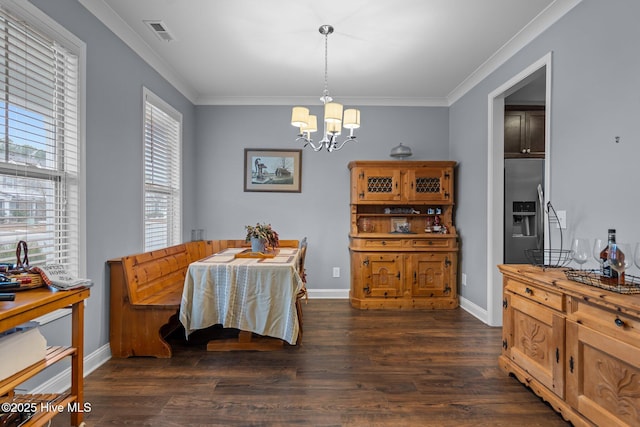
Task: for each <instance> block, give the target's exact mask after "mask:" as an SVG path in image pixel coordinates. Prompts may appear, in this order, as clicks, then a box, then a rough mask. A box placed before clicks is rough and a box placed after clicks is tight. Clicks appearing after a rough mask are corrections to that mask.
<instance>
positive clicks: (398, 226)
mask: <svg viewBox="0 0 640 427" xmlns="http://www.w3.org/2000/svg"><path fill="white" fill-rule="evenodd" d="M391 232H392V233H408V232H409V223H408V222H407V218H391Z"/></svg>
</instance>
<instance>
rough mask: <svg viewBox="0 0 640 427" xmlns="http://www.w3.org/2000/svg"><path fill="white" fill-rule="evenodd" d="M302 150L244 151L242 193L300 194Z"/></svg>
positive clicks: (248, 149)
mask: <svg viewBox="0 0 640 427" xmlns="http://www.w3.org/2000/svg"><path fill="white" fill-rule="evenodd" d="M301 178H302V150H275V149H273V150H272V149H262V150H261V149H254V148H245V150H244V191H272V192H280V193H300V192H301V190H302V186H301Z"/></svg>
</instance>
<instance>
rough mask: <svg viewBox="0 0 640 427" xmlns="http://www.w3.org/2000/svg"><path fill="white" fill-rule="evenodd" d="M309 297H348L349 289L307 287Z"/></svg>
mask: <svg viewBox="0 0 640 427" xmlns="http://www.w3.org/2000/svg"><path fill="white" fill-rule="evenodd" d="M307 292H308V293H309V298H317V299H349V289H307Z"/></svg>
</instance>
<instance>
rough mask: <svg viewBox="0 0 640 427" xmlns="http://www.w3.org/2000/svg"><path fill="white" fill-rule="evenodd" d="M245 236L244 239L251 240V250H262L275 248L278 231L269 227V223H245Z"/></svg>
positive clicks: (277, 241)
mask: <svg viewBox="0 0 640 427" xmlns="http://www.w3.org/2000/svg"><path fill="white" fill-rule="evenodd" d="M244 228H245V229H246V230H247V237H246V238H245V241H247V242H251V251H252V252H264V250H265V248H271V249H275V248H277V247H278V244H279V238H278V233H277V232H276V231H275V230H274V229H273V228H271V224H260V223H256V225H255V226H254V225H246V226H245V227H244Z"/></svg>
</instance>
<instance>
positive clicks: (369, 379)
mask: <svg viewBox="0 0 640 427" xmlns="http://www.w3.org/2000/svg"><path fill="white" fill-rule="evenodd" d="M303 311H304V319H305V335H304V341H303V342H302V344H301V345H300V346H297V347H292V346H284V347H283V348H282V349H281V350H279V351H272V352H253V351H243V352H231V353H226V352H223V353H220V352H207V351H206V342H207V341H208V340H209V339H210V338H212V337H216V336H220V335H221V334H222V333H223V331H221V330H220V329H219V328H211V329H210V330H208V331H200V332H199V333H198V335H196V336H193V337H192V339H190V340H189V342H186V341H185V340H184V332H182V331H178V332H177V333H176V334H174V335H173V336H172V337H171V343H172V346H173V348H174V356H173V358H171V359H154V358H129V359H112V360H110V361H108V362H107V363H106V364H104V365H103V366H101V367H100V368H98V369H97V370H96V371H94V372H92V373H91V374H90V375H89V376H88V377H87V378H86V379H85V399H86V401H87V402H90V403H91V405H92V411H91V412H90V413H87V414H86V416H85V421H86V422H87V426H95V427H103V426H114V425H118V426H122V425H124V426H128V425H132V426H133V425H135V426H160V427H164V426H234V425H238V426H381V427H385V426H394V427H396V426H443V427H448V426H452V427H453V426H455V427H464V426H474V427H475V426H513V425H518V426H545V427H555V426H567V425H568V424H567V423H566V422H565V421H564V420H563V419H562V418H561V417H560V416H559V415H558V414H556V413H555V412H554V411H553V410H552V409H551V408H550V407H549V406H548V405H546V404H545V403H544V402H542V401H541V400H540V399H539V398H538V397H537V396H535V395H534V394H533V393H532V392H531V391H530V390H528V389H527V388H526V387H524V386H523V385H522V384H520V383H519V382H518V381H516V380H515V379H514V378H511V377H509V376H507V375H505V374H504V373H503V372H502V371H501V370H500V369H499V367H498V363H497V358H498V355H499V354H500V350H501V346H500V343H501V339H502V338H501V329H500V328H491V327H488V326H486V325H484V324H483V323H482V322H480V321H478V320H477V319H475V318H474V317H473V316H471V315H469V314H468V313H466V312H465V311H463V310H461V309H456V310H441V311H429V310H426V311H366V310H365V311H361V310H355V309H352V308H351V307H350V306H349V303H348V302H347V301H344V300H310V301H309V303H308V304H307V305H304V306H303ZM224 333H226V332H224ZM68 423H69V417H68V414H62V415H61V416H59V417H57V418H56V419H54V421H53V423H52V425H53V426H63V425H68Z"/></svg>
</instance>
